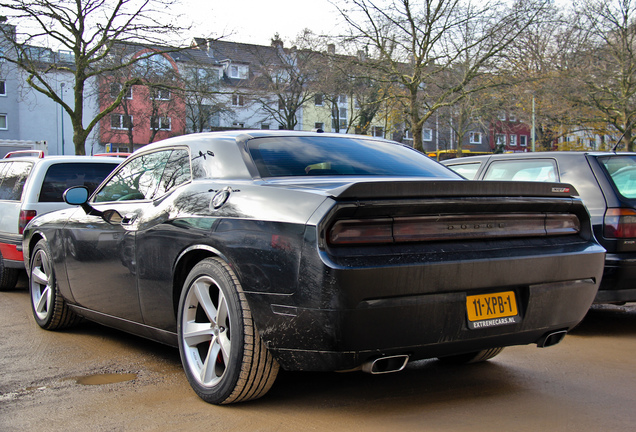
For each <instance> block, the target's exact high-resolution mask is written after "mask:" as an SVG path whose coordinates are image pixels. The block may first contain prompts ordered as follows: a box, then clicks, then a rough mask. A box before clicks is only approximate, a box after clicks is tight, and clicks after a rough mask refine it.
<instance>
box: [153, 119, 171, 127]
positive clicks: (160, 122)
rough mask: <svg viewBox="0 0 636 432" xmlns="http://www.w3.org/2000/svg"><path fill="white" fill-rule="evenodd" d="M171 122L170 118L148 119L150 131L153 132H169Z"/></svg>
mask: <svg viewBox="0 0 636 432" xmlns="http://www.w3.org/2000/svg"><path fill="white" fill-rule="evenodd" d="M171 126H172V121H171V119H170V117H154V118H152V119H150V129H153V130H170V129H171Z"/></svg>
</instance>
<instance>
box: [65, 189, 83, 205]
mask: <svg viewBox="0 0 636 432" xmlns="http://www.w3.org/2000/svg"><path fill="white" fill-rule="evenodd" d="M62 197H63V198H64V202H65V203H67V204H70V205H83V204H86V202H87V201H88V189H87V188H86V187H85V186H73V187H72V188H68V189H66V190H65V191H64V195H62Z"/></svg>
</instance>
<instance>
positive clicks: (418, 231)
mask: <svg viewBox="0 0 636 432" xmlns="http://www.w3.org/2000/svg"><path fill="white" fill-rule="evenodd" d="M580 229H581V226H580V222H579V219H578V217H577V216H576V215H573V214H549V213H548V214H545V213H540V214H536V213H531V214H509V215H447V216H414V217H403V218H379V219H350V220H341V221H338V222H336V223H335V224H334V225H333V226H332V228H331V229H330V230H329V237H328V241H329V243H331V244H333V245H342V244H364V243H402V242H421V241H451V240H473V239H489V238H503V237H507V238H514V237H542V236H555V235H569V234H577V233H578V232H579V231H580Z"/></svg>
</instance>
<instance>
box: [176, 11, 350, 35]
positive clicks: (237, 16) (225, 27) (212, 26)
mask: <svg viewBox="0 0 636 432" xmlns="http://www.w3.org/2000/svg"><path fill="white" fill-rule="evenodd" d="M181 4H182V6H183V15H185V16H184V19H186V20H187V19H190V20H191V21H192V22H193V23H194V30H193V31H192V32H191V35H192V36H193V37H194V36H203V37H218V36H221V35H226V36H227V37H224V39H225V40H228V41H232V42H244V43H252V44H257V45H269V44H270V40H271V38H272V37H273V36H274V34H276V33H278V34H280V37H281V39H283V40H284V41H285V42H288V41H291V40H293V39H295V37H296V36H297V35H298V34H299V33H300V32H301V31H302V30H303V29H305V28H309V29H311V30H312V31H313V32H314V33H316V34H336V33H338V28H339V22H341V19H340V18H339V14H338V12H337V10H336V9H335V8H334V6H333V5H331V4H330V3H329V1H328V0H311V2H308V1H306V0H269V1H267V0H182V1H181ZM286 45H287V44H286Z"/></svg>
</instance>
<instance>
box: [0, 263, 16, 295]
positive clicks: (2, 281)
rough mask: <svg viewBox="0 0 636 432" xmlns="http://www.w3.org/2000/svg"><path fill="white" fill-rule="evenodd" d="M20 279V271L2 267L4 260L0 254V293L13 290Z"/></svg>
mask: <svg viewBox="0 0 636 432" xmlns="http://www.w3.org/2000/svg"><path fill="white" fill-rule="evenodd" d="M18 277H20V269H17V268H8V267H5V266H4V258H3V257H2V254H0V291H8V290H12V289H14V288H15V285H16V284H17V283H18Z"/></svg>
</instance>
